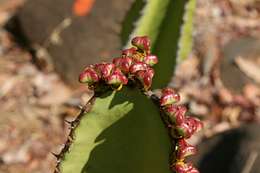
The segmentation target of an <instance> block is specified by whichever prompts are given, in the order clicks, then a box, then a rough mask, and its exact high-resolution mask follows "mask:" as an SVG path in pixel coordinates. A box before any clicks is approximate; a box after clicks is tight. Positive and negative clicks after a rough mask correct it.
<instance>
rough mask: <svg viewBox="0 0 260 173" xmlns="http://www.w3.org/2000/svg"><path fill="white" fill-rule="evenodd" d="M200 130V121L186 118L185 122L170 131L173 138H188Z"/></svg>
mask: <svg viewBox="0 0 260 173" xmlns="http://www.w3.org/2000/svg"><path fill="white" fill-rule="evenodd" d="M201 128H202V123H201V121H200V120H198V119H196V118H193V117H186V119H185V122H184V123H182V124H180V125H177V126H175V127H174V128H173V130H172V135H173V137H176V138H190V137H191V136H192V135H193V134H194V133H195V132H197V131H199V130H200V129H201Z"/></svg>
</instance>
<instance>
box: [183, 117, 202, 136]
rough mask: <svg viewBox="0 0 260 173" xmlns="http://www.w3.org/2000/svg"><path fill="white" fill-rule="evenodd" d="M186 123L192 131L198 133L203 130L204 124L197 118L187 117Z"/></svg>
mask: <svg viewBox="0 0 260 173" xmlns="http://www.w3.org/2000/svg"><path fill="white" fill-rule="evenodd" d="M186 123H187V124H188V125H189V127H191V128H192V131H193V132H194V133H195V132H198V131H200V130H201V129H202V128H203V124H202V122H201V121H200V120H199V119H197V118H195V117H186Z"/></svg>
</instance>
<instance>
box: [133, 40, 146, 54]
mask: <svg viewBox="0 0 260 173" xmlns="http://www.w3.org/2000/svg"><path fill="white" fill-rule="evenodd" d="M132 45H133V46H136V47H137V48H138V49H141V50H143V51H144V52H147V53H148V52H150V39H149V38H148V37H147V36H141V37H135V38H133V39H132Z"/></svg>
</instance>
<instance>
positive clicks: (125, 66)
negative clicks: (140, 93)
mask: <svg viewBox="0 0 260 173" xmlns="http://www.w3.org/2000/svg"><path fill="white" fill-rule="evenodd" d="M132 62H133V60H132V58H130V57H122V58H115V59H114V60H113V63H114V64H115V65H116V66H117V67H118V68H119V69H120V70H121V71H122V72H123V73H125V74H127V73H128V72H129V68H130V66H131V64H132Z"/></svg>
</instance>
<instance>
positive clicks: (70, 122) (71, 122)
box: [64, 119, 73, 125]
mask: <svg viewBox="0 0 260 173" xmlns="http://www.w3.org/2000/svg"><path fill="white" fill-rule="evenodd" d="M64 121H65V122H66V123H68V124H70V125H72V124H73V121H68V120H66V119H65V120H64Z"/></svg>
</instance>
